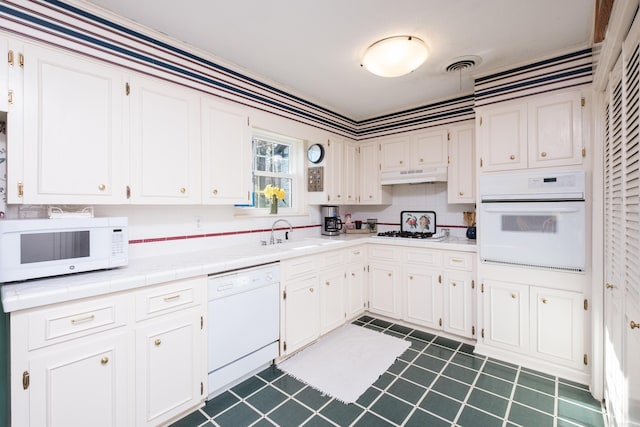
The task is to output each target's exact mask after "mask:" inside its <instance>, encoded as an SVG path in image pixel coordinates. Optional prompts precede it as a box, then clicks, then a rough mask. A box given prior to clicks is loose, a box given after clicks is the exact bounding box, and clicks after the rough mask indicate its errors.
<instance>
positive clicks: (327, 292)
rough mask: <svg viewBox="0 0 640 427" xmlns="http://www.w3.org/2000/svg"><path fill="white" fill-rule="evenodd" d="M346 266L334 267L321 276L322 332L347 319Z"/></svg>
mask: <svg viewBox="0 0 640 427" xmlns="http://www.w3.org/2000/svg"><path fill="white" fill-rule="evenodd" d="M344 283H345V272H344V266H338V267H333V268H332V269H330V270H327V271H324V272H322V273H321V276H320V333H321V334H326V333H327V332H329V331H331V330H333V329H335V328H337V327H338V326H340V325H342V324H343V323H344V322H345V320H346V313H345V308H344Z"/></svg>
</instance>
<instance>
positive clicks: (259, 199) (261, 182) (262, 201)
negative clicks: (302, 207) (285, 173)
mask: <svg viewBox="0 0 640 427" xmlns="http://www.w3.org/2000/svg"><path fill="white" fill-rule="evenodd" d="M269 184H271V185H272V186H274V187H278V188H282V189H283V190H284V191H285V196H284V200H278V207H280V208H290V207H291V206H292V204H291V202H292V198H291V193H292V191H291V184H292V180H291V179H290V178H273V177H267V176H260V175H256V176H255V177H254V185H255V188H254V191H255V194H256V207H257V208H268V207H269V206H271V201H270V200H267V198H266V197H265V195H264V193H263V190H264V188H265V187H266V186H267V185H269Z"/></svg>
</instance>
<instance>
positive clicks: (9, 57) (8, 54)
mask: <svg viewBox="0 0 640 427" xmlns="http://www.w3.org/2000/svg"><path fill="white" fill-rule="evenodd" d="M13 61H14V59H13V51H12V50H10V51H9V52H7V62H8V63H9V65H13Z"/></svg>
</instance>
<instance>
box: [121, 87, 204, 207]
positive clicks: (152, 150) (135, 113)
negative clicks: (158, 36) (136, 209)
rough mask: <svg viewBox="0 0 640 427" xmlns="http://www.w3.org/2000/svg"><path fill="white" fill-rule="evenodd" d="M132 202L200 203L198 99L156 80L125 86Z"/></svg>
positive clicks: (185, 89)
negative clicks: (127, 106) (129, 122)
mask: <svg viewBox="0 0 640 427" xmlns="http://www.w3.org/2000/svg"><path fill="white" fill-rule="evenodd" d="M130 91H131V93H130V98H131V99H130V102H131V166H130V167H131V199H132V202H134V203H139V204H145V203H148V204H197V203H200V200H201V198H200V173H199V172H200V95H199V93H198V92H196V91H194V90H192V89H187V88H183V87H181V86H178V85H171V84H168V83H166V82H163V81H161V80H158V79H153V78H149V77H144V76H141V75H135V76H133V77H132V78H131V80H130Z"/></svg>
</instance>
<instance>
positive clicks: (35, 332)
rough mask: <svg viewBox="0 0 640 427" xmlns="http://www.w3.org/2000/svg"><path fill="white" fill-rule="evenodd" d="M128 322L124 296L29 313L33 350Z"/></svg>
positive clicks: (29, 344)
mask: <svg viewBox="0 0 640 427" xmlns="http://www.w3.org/2000/svg"><path fill="white" fill-rule="evenodd" d="M126 323H127V301H126V297H125V296H124V295H119V296H111V297H104V298H102V297H101V298H94V299H88V300H85V301H81V302H77V303H71V304H68V303H65V304H59V305H57V306H53V307H50V308H46V309H43V310H37V311H35V312H33V313H30V314H29V316H28V330H29V332H28V334H29V343H28V346H29V350H34V349H37V348H40V347H45V346H48V345H52V344H56V343H59V342H63V341H67V340H70V339H74V338H78V337H82V336H85V335H90V334H94V333H96V332H101V331H105V330H108V329H113V328H117V327H119V326H123V325H125V324H126Z"/></svg>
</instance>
